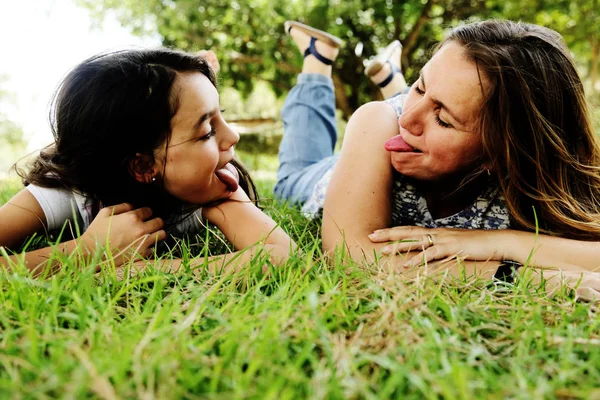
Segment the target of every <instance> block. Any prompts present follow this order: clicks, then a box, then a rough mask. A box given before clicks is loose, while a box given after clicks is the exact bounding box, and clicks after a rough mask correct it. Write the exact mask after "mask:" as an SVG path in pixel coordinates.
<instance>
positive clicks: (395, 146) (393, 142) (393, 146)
mask: <svg viewBox="0 0 600 400" xmlns="http://www.w3.org/2000/svg"><path fill="white" fill-rule="evenodd" d="M383 147H385V149H386V150H387V151H415V149H414V148H412V147H411V146H409V145H408V143H406V142H405V141H404V139H402V136H400V135H398V136H394V137H393V138H391V139H389V140H388V141H387V142H385V143H384V144H383Z"/></svg>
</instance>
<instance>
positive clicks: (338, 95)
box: [332, 74, 353, 120]
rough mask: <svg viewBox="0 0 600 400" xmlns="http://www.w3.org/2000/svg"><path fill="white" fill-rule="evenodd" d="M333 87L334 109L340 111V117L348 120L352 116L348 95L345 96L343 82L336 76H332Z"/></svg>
mask: <svg viewBox="0 0 600 400" xmlns="http://www.w3.org/2000/svg"><path fill="white" fill-rule="evenodd" d="M332 78H333V86H334V88H335V103H336V108H339V109H340V110H342V116H343V117H344V119H346V120H347V119H348V118H350V116H351V115H352V112H353V110H352V107H350V103H349V102H348V95H347V94H346V90H345V89H344V82H343V81H342V79H341V78H340V77H339V76H338V75H337V74H333V76H332Z"/></svg>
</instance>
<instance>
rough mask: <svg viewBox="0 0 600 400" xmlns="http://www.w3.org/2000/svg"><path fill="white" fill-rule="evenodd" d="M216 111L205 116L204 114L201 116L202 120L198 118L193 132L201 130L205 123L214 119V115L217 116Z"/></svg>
mask: <svg viewBox="0 0 600 400" xmlns="http://www.w3.org/2000/svg"><path fill="white" fill-rule="evenodd" d="M215 112H216V111H215V110H212V111H209V112H207V113H205V114H202V115H201V116H200V118H198V121H196V123H195V124H194V128H193V131H194V132H195V131H197V130H198V129H200V127H201V126H202V124H203V123H204V121H206V120H207V119H209V118H210V117H212V116H213V115H215Z"/></svg>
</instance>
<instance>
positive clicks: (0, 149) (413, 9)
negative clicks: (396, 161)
mask: <svg viewBox="0 0 600 400" xmlns="http://www.w3.org/2000/svg"><path fill="white" fill-rule="evenodd" d="M76 2H77V4H78V5H79V6H82V7H84V8H86V9H88V10H89V11H90V14H91V16H92V20H93V21H95V22H96V23H97V24H98V25H100V24H101V22H102V21H103V20H104V18H105V17H106V16H107V15H109V14H111V17H112V15H114V16H116V17H117V19H118V20H119V21H120V23H121V24H122V25H123V26H124V27H127V28H129V29H131V30H132V32H134V33H135V34H139V35H145V34H151V35H157V34H158V35H159V36H160V37H161V38H162V39H161V40H162V44H163V45H164V46H167V47H173V48H178V49H181V50H184V51H190V52H195V51H198V50H201V49H211V50H213V51H214V52H215V53H216V54H217V56H218V58H219V60H220V63H221V71H220V72H219V77H218V78H219V85H220V91H221V103H222V106H223V107H224V108H225V109H226V110H227V114H226V116H227V118H228V120H229V121H239V126H238V127H237V129H239V130H240V131H244V132H240V133H245V134H246V136H245V138H244V140H243V141H242V142H241V143H240V146H239V148H240V150H245V151H246V152H248V153H249V154H252V153H257V152H264V153H271V154H273V153H275V152H276V149H277V146H278V143H279V138H280V137H281V134H282V127H281V122H280V121H279V110H280V109H281V106H282V103H283V99H284V97H285V94H286V93H287V92H288V91H289V89H290V88H291V87H292V86H293V85H294V83H295V81H296V75H297V74H298V72H299V71H300V68H301V65H302V56H301V54H300V53H299V52H298V51H297V50H296V48H295V46H294V45H292V42H291V40H290V39H289V38H288V37H287V36H286V34H285V33H284V31H283V23H284V21H286V20H288V19H290V20H298V21H302V22H304V23H307V24H310V25H312V26H314V27H317V28H320V29H323V30H326V31H328V32H330V33H332V34H334V35H336V36H339V37H340V38H342V39H343V40H344V41H345V45H344V47H343V48H342V50H341V52H340V55H339V56H338V58H337V60H336V62H335V65H334V69H333V70H334V75H333V79H334V83H335V88H336V101H337V107H338V121H339V126H338V130H339V132H340V134H342V133H343V131H344V127H345V121H346V120H347V119H348V118H349V116H350V115H351V114H352V113H353V112H354V110H356V109H357V108H358V107H359V106H360V105H362V104H364V103H366V102H368V101H371V100H378V99H381V97H380V96H381V95H380V93H379V90H378V89H377V87H375V85H373V84H372V83H371V82H370V81H369V79H367V78H366V77H365V76H364V68H365V64H366V62H367V61H368V60H369V59H370V58H372V57H374V56H375V55H377V52H378V51H379V50H380V49H382V48H383V47H385V46H386V45H387V44H388V43H389V42H391V41H392V40H394V39H399V40H400V41H401V42H402V44H403V53H402V64H403V65H402V66H403V70H404V72H405V76H406V78H407V81H408V82H409V83H412V82H413V81H414V80H415V79H416V77H417V74H418V71H419V70H420V69H421V67H422V66H423V64H424V63H425V62H426V61H427V60H428V58H429V56H430V54H431V51H432V49H433V46H434V45H435V44H436V43H437V42H439V41H440V40H441V39H443V36H444V32H445V31H446V30H447V29H448V28H451V27H454V26H457V25H458V24H461V23H465V22H471V21H477V20H484V19H489V18H507V19H512V20H522V21H527V22H533V23H537V24H540V25H544V26H548V27H550V28H552V29H554V30H556V31H558V32H560V33H561V34H562V35H563V37H564V38H565V40H566V42H567V44H568V46H569V48H570V49H571V51H572V53H573V55H574V57H575V59H576V62H577V64H578V68H579V72H580V74H581V76H582V78H583V80H584V82H585V85H586V91H587V94H588V98H589V101H590V104H591V106H592V111H593V114H594V123H595V126H596V129H597V131H598V132H600V80H599V76H598V75H599V71H598V70H599V67H600V60H599V58H600V0H405V1H397V0H287V1H270V0H230V1H223V0H202V1H200V0H76ZM1 82H2V77H0V83H1ZM10 96H11V93H7V92H6V91H1V90H0V98H1V99H7V98H9V97H10ZM4 111H5V110H2V109H0V171H6V170H7V168H8V166H9V165H10V164H11V163H12V162H9V161H8V160H11V161H12V160H14V155H15V154H23V149H24V148H25V143H24V142H23V139H22V137H23V132H22V130H21V129H20V127H19V126H17V125H16V124H14V123H13V122H11V121H10V120H9V119H8V118H6V113H5V112H4ZM265 123H267V124H266V125H265ZM268 123H270V125H269V124H268ZM7 154H11V155H13V156H9V155H7ZM3 162H4V164H6V165H4V164H2V163H3Z"/></svg>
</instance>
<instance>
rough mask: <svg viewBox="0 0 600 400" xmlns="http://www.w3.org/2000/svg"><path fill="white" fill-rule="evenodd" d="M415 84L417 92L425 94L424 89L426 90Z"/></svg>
mask: <svg viewBox="0 0 600 400" xmlns="http://www.w3.org/2000/svg"><path fill="white" fill-rule="evenodd" d="M414 86H415V92H417V93H418V94H420V95H423V94H425V91H424V90H421V89H420V88H419V86H417V85H414Z"/></svg>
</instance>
